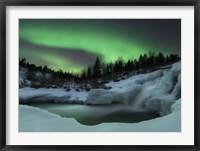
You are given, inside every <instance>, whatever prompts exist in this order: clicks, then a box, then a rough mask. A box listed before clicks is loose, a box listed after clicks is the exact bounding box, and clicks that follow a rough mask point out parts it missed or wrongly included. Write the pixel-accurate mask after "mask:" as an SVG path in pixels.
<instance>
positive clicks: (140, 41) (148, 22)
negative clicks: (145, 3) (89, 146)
mask: <svg viewBox="0 0 200 151" xmlns="http://www.w3.org/2000/svg"><path fill="white" fill-rule="evenodd" d="M148 51H153V52H156V53H157V52H159V51H160V52H162V53H164V54H165V55H167V54H170V53H176V54H178V55H180V53H181V20H180V19H20V20H19V58H20V59H22V58H26V59H27V61H28V62H29V63H33V64H36V65H41V66H44V65H47V66H48V67H50V68H52V69H54V70H56V71H57V70H60V69H61V70H63V71H68V72H74V73H80V72H81V71H82V70H83V69H86V68H87V66H88V65H91V64H93V63H94V62H95V60H96V57H97V56H98V57H99V58H100V60H101V61H102V62H104V63H109V62H114V61H115V60H116V59H117V58H119V57H122V58H123V59H124V60H128V59H132V58H133V59H135V58H138V57H139V55H140V54H144V53H148Z"/></svg>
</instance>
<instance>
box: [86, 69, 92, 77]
mask: <svg viewBox="0 0 200 151" xmlns="http://www.w3.org/2000/svg"><path fill="white" fill-rule="evenodd" d="M91 77H92V73H91V69H90V67H88V70H87V78H88V79H90V78H91Z"/></svg>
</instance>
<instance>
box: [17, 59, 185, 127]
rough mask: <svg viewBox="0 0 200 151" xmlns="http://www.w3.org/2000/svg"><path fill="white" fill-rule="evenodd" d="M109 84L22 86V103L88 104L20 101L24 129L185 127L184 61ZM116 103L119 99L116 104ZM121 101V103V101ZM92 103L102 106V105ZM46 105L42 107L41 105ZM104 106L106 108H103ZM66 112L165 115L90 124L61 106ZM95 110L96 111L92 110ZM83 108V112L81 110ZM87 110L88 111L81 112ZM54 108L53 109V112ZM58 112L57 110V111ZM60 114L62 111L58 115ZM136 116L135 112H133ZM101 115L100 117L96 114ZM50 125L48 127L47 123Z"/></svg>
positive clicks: (20, 92) (21, 122) (89, 114)
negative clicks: (82, 87) (83, 88)
mask: <svg viewBox="0 0 200 151" xmlns="http://www.w3.org/2000/svg"><path fill="white" fill-rule="evenodd" d="M106 86H109V87H112V88H111V89H110V90H105V89H93V90H91V91H89V92H86V91H80V92H77V91H75V90H74V89H72V90H70V91H69V92H67V91H65V90H64V89H61V88H59V89H58V88H49V89H47V88H40V89H33V88H29V87H26V88H22V89H20V90H19V99H20V103H30V102H49V101H52V102H79V103H80V102H83V104H85V105H80V106H78V105H77V106H75V108H76V109H74V107H73V108H72V109H70V108H65V106H63V107H62V108H59V107H58V106H56V105H54V106H53V107H51V109H49V108H48V109H46V110H48V111H49V112H48V111H45V110H41V109H39V108H34V107H29V106H24V105H20V106H19V113H20V115H19V130H20V131H180V130H181V117H180V116H181V64H180V62H178V63H175V64H174V65H173V66H172V68H169V69H160V70H157V71H154V72H151V73H147V74H141V75H136V76H132V77H130V78H128V79H126V80H121V81H119V82H110V83H107V84H106ZM113 103H119V105H117V106H116V107H114V108H113V106H109V105H112V104H113ZM120 104H121V105H120ZM88 105H95V106H100V105H101V106H102V105H104V106H102V107H101V108H97V107H95V106H94V107H89V109H88ZM40 108H42V107H40ZM102 108H103V109H102ZM58 109H59V110H60V109H62V110H63V112H64V111H66V112H70V110H71V111H74V112H76V114H80V115H81V114H86V111H87V114H86V115H87V116H86V117H85V118H90V117H91V116H92V114H94V113H95V114H96V112H98V114H96V115H99V116H100V117H105V116H108V115H110V114H115V113H117V112H118V111H119V110H122V109H123V111H125V112H134V113H136V112H138V113H139V112H141V111H142V112H143V113H144V114H145V113H146V112H147V111H149V112H151V113H157V114H159V115H160V116H162V117H159V118H156V119H151V120H147V121H143V122H140V123H101V124H99V125H95V126H86V125H81V124H80V123H78V122H77V121H76V120H77V119H76V120H75V119H74V118H69V117H70V116H65V117H67V118H62V117H61V116H60V115H61V114H59V113H58V112H57V110H58ZM92 110H93V111H94V110H95V112H92ZM79 111H80V112H79ZM81 111H84V112H81ZM50 112H51V113H50ZM55 113H56V114H55ZM58 114H59V115H58ZM133 117H134V116H133ZM95 118H98V117H95ZM45 126H46V127H45ZM47 127H48V128H47Z"/></svg>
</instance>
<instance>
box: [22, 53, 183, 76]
mask: <svg viewBox="0 0 200 151" xmlns="http://www.w3.org/2000/svg"><path fill="white" fill-rule="evenodd" d="M179 60H180V57H179V56H178V55H177V54H170V55H166V56H164V55H163V54H162V53H161V52H159V53H158V54H155V53H153V52H149V53H148V54H143V55H140V56H139V58H138V59H129V60H128V61H125V60H123V58H122V57H119V58H118V59H117V60H116V61H115V62H114V63H108V64H105V63H102V62H101V61H100V59H99V58H98V57H97V59H96V61H95V63H94V64H93V65H90V66H88V67H87V69H85V70H84V71H82V73H80V74H73V73H70V72H63V71H62V70H59V71H55V70H53V69H50V68H48V67H47V66H46V65H45V66H44V67H42V66H36V65H34V64H30V63H29V62H27V61H26V59H25V58H23V59H20V60H19V65H20V66H21V67H25V68H27V69H28V72H29V74H28V76H29V77H28V79H33V77H34V76H33V74H34V73H35V72H38V71H40V72H42V73H48V74H49V75H51V79H59V80H62V79H75V80H88V79H98V78H103V77H113V75H118V74H123V73H127V72H131V71H142V72H147V71H151V70H153V69H156V68H157V67H160V66H164V65H169V64H172V63H174V62H177V61H179Z"/></svg>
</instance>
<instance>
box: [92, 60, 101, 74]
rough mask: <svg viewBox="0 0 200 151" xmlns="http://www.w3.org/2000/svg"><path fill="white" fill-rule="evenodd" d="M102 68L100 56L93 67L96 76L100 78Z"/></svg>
mask: <svg viewBox="0 0 200 151" xmlns="http://www.w3.org/2000/svg"><path fill="white" fill-rule="evenodd" d="M101 70H102V66H101V62H100V60H99V58H98V57H97V59H96V61H95V64H94V67H93V76H94V78H100V77H101Z"/></svg>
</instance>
